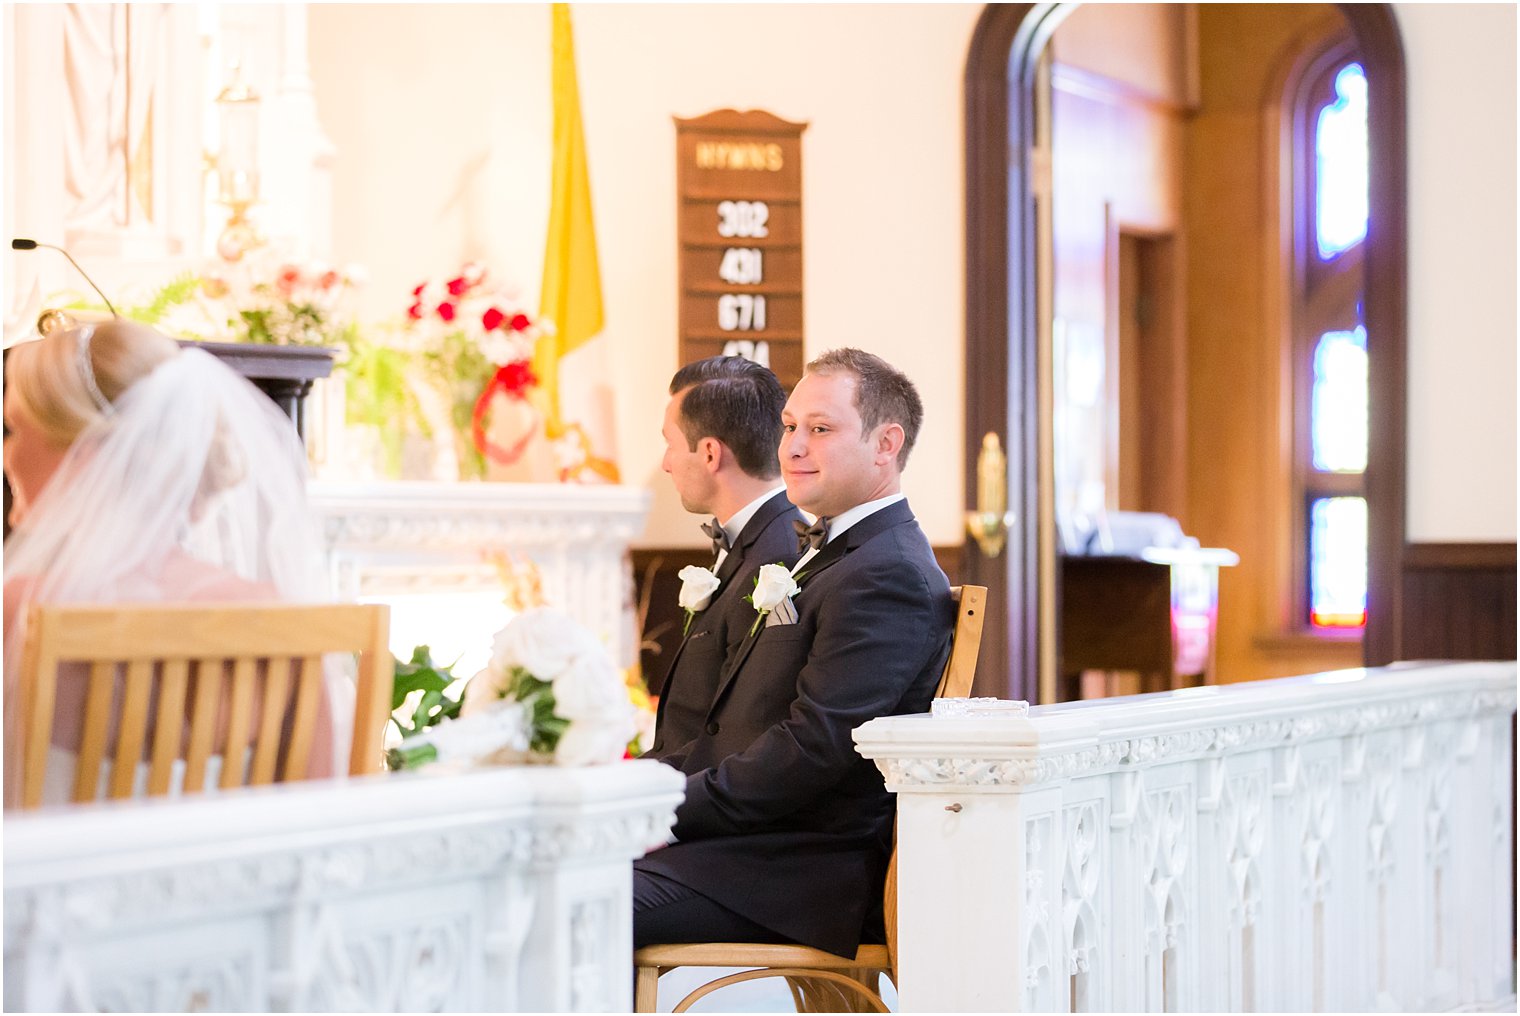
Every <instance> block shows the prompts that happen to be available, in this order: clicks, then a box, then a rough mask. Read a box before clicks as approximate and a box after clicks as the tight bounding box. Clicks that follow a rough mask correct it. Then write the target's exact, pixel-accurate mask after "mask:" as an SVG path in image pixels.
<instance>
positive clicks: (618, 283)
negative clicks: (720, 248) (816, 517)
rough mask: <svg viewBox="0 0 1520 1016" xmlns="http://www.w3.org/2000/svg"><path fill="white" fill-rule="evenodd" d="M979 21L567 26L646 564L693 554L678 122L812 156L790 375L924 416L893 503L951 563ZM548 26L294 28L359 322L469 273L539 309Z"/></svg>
mask: <svg viewBox="0 0 1520 1016" xmlns="http://www.w3.org/2000/svg"><path fill="white" fill-rule="evenodd" d="M980 10H981V9H980V7H979V6H971V5H950V6H919V5H905V6H891V7H884V6H883V7H877V6H848V5H838V6H833V5H822V6H790V5H788V6H776V7H764V8H761V7H756V6H751V5H734V6H727V5H711V6H709V5H696V6H653V5H633V6H598V5H586V6H583V5H579V4H577V5H575V6H574V7H573V8H572V12H573V16H574V22H575V42H576V49H577V61H578V64H579V69H580V83H581V96H582V103H583V110H584V114H585V121H586V141H587V145H588V148H589V152H590V166H591V185H592V193H593V200H594V203H595V211H596V223H597V239H598V242H599V245H600V253H601V263H602V277H603V288H604V294H605V303H606V311H607V327H606V330H605V332H604V335H605V336H606V340H607V346H606V349H607V352H608V354H609V359H610V364H611V368H612V370H613V372H614V376H615V377H616V378H617V380H618V385H619V401H618V405H617V421H618V442H619V449H618V451H619V458H620V460H621V465H622V470H623V475H624V480H625V482H628V483H633V484H648V485H649V486H650V487H651V489H653V490H654V491H655V495H656V496H655V503H654V509H653V511H652V512H651V518H650V524H649V527H648V529H647V531H646V533H645V536H644V540H643V542H644V543H645V544H647V545H656V546H659V545H667V546H668V545H687V544H689V545H693V546H695V545H696V543H697V542H698V540H697V539H695V537H697V536H700V534H698V533H697V532H696V529H695V527H694V525H693V523H692V519H691V517H690V516H689V515H687V514H686V513H685V512H683V511H682V510H681V507H680V504H679V502H678V501H677V500H676V499H675V496H674V494H673V493H672V491H671V489H670V484H669V481H668V480H667V478H666V477H664V476H663V475H662V474H661V473H660V472H659V458H660V453H661V450H662V448H663V446H662V444H661V442H660V439H659V429H660V414H661V411H662V410H663V407H664V402H665V395H664V392H665V386H666V384H667V383H668V382H669V380H670V375H671V374H672V373H673V372H674V371H675V369H676V367H677V362H676V282H677V280H676V237H675V223H676V212H675V131H674V126H673V124H672V121H671V118H672V117H673V116H683V117H690V116H696V115H700V114H702V113H706V112H709V111H711V110H714V109H722V108H725V107H734V108H738V109H751V108H759V109H766V110H769V111H770V112H772V113H775V114H777V115H778V116H781V117H784V118H786V119H788V120H801V121H807V122H808V123H809V124H810V126H809V127H808V129H807V131H806V132H805V133H804V134H803V160H804V162H803V177H804V178H803V223H804V299H805V314H806V341H807V346H806V349H807V352H808V353H809V354H810V355H811V354H814V353H817V352H821V351H823V350H824V349H827V348H829V347H831V346H837V345H858V346H862V347H864V348H866V349H869V350H871V351H873V352H876V353H879V354H880V355H882V356H884V357H886V358H887V359H888V360H890V361H891V362H893V363H895V364H897V365H898V366H900V367H902V368H903V369H905V370H906V371H908V372H909V374H910V375H911V376H912V377H913V378H914V380H915V381H916V382H917V384H918V386H919V388H920V391H921V392H922V394H923V396H924V399H925V402H926V403H927V405H928V406H929V407H930V409H929V412H928V414H927V416H928V420H927V422H926V424H925V427H924V432H923V434H922V435H921V436H920V445H919V448H918V450H917V451H916V452H915V454H914V456H913V463H912V465H911V467H910V468H909V469H908V472H907V473H906V475H905V477H904V485H905V488H906V491H907V493H908V496H909V498H910V499H911V500H912V502H913V504H914V508H915V510H916V512H917V514H918V515H919V518H920V519H921V520H923V522H924V524H925V529H926V530H927V532H928V534H929V537H930V539H931V540H932V541H933V542H935V543H938V544H957V543H959V542H960V540H961V536H960V533H961V528H960V524H959V522H958V517H959V512H960V511H961V503H960V502H961V499H960V496H959V491H960V489H961V469H962V467H961V444H962V442H961V434H960V427H961V420H960V414H959V412H958V407H959V405H960V392H961V390H962V370H961V346H962V334H963V329H962V318H963V315H964V310H963V306H962V304H963V297H964V293H963V285H964V282H963V279H964V273H963V269H962V264H963V260H964V258H963V254H962V248H963V236H964V228H963V224H962V216H963V212H962V194H963V187H962V183H961V173H962V169H961V167H962V164H963V156H962V153H961V145H962V127H961V73H962V68H963V66H964V64H965V58H966V47H967V44H968V42H969V40H970V38H971V29H972V25H973V24H974V23H975V20H976V18H977V16H978V14H979V13H980ZM548 45H549V18H548V6H547V5H508V6H501V5H481V6H453V5H449V6H433V5H429V6H427V7H422V6H417V5H399V6H346V5H334V6H322V5H313V7H312V8H311V47H312V66H313V78H314V79H315V82H316V91H317V100H318V103H319V109H320V110H321V116H322V122H323V125H324V126H325V127H326V129H327V131H328V133H329V135H330V136H331V138H332V140H333V143H334V145H335V146H336V148H337V152H338V155H337V160H338V162H337V167H336V180H335V190H336V202H335V204H336V220H337V221H336V222H335V225H334V244H335V251H334V253H335V255H336V256H337V257H338V258H339V259H347V260H354V261H359V262H362V263H364V264H365V265H366V266H367V267H368V268H369V272H370V283H369V286H368V290H369V293H368V296H367V310H368V311H369V312H370V313H372V314H379V313H382V312H390V313H399V312H400V311H402V310H404V308H405V305H406V297H407V295H408V294H409V293H410V291H411V288H412V286H414V285H415V284H416V282H417V281H420V279H421V277H422V276H423V275H425V274H427V273H435V274H436V273H439V272H444V271H448V270H450V269H451V268H452V267H453V266H454V265H455V264H456V263H457V262H458V260H459V259H461V258H463V257H475V258H478V259H480V260H482V261H483V262H486V263H487V264H488V265H490V266H491V267H493V268H496V269H498V270H500V271H502V272H504V273H507V274H508V275H509V276H510V277H511V278H512V279H514V280H515V281H516V282H518V283H519V284H520V285H521V287H522V289H523V292H524V293H525V294H528V295H530V296H532V297H534V299H535V302H536V294H537V291H538V282H539V270H540V263H541V261H542V257H543V242H544V222H545V218H546V215H547V211H546V209H545V207H544V206H545V205H546V204H547V200H548V169H549V165H548V164H549V155H548V143H549V130H550V115H551V114H550V106H549V94H548V88H549V67H548Z"/></svg>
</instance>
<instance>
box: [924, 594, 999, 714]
mask: <svg viewBox="0 0 1520 1016" xmlns="http://www.w3.org/2000/svg"><path fill="white" fill-rule="evenodd" d="M950 598H951V599H952V600H954V601H955V631H954V632H953V633H952V634H951V636H950V659H948V660H946V661H945V673H944V674H943V676H941V677H940V679H939V687H938V688H936V689H935V690H934V697H935V698H965V697H966V696H968V695H970V694H971V682H972V679H974V678H975V677H976V659H977V657H978V656H980V655H981V652H982V613H983V608H984V607H985V606H986V605H987V587H986V586H952V587H951V588H950Z"/></svg>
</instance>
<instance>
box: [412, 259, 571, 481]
mask: <svg viewBox="0 0 1520 1016" xmlns="http://www.w3.org/2000/svg"><path fill="white" fill-rule="evenodd" d="M407 317H408V318H409V319H410V321H411V322H412V327H413V328H416V329H420V330H422V331H424V332H425V333H426V339H425V342H424V348H425V352H424V356H425V358H426V359H427V362H428V363H429V365H430V366H431V367H432V368H433V370H434V372H435V373H436V374H437V375H439V380H440V381H441V382H442V383H443V384H444V385H445V386H447V387H448V388H449V390H450V391H451V392H452V393H453V400H454V424H455V426H456V427H458V428H459V429H460V430H461V431H463V430H465V429H466V428H468V431H469V433H470V436H471V438H472V440H473V443H474V449H475V452H476V454H477V457H479V456H484V457H489V458H491V459H492V460H494V461H496V462H500V463H503V464H510V463H512V462H515V461H517V459H519V458H520V457H521V456H522V454H523V452H524V451H525V450H526V449H527V446H528V442H529V440H530V439H531V438H532V435H533V431H532V430H531V429H530V430H528V431H527V433H525V434H524V435H523V436H522V437H521V439H519V440H515V441H513V442H512V443H510V444H508V445H505V446H504V445H500V444H497V443H496V442H494V441H493V440H492V439H491V436H490V430H491V428H490V414H491V405H492V402H493V400H494V399H495V397H496V396H497V395H498V394H500V395H504V396H506V397H507V398H509V399H515V400H518V401H521V402H524V403H527V402H528V398H529V394H530V393H531V391H532V390H533V388H534V387H535V386H536V385H537V384H538V378H537V377H536V376H535V375H534V373H533V367H532V359H533V349H534V346H535V345H536V344H537V342H538V339H539V337H540V336H541V335H542V334H543V332H544V330H543V329H542V328H541V327H540V326H539V325H538V324H537V322H535V321H534V319H533V318H532V317H531V316H530V315H529V314H528V312H527V310H526V309H525V308H524V307H523V306H522V305H521V304H519V303H518V301H517V300H516V299H515V297H514V296H513V295H512V294H510V293H509V292H507V291H506V290H504V289H503V288H501V287H499V286H494V285H491V284H490V283H489V282H488V281H487V277H486V270H485V269H484V268H482V267H481V266H480V265H477V264H473V263H471V264H466V265H465V266H464V267H463V268H462V269H461V270H460V272H459V274H458V275H457V276H455V277H453V278H451V279H447V280H442V281H428V282H424V283H422V284H420V285H418V286H417V287H416V288H415V289H413V290H412V304H411V306H410V307H408V308H407ZM460 465H461V471H462V472H467V473H469V472H473V473H475V474H476V475H481V474H483V473H484V461H483V459H481V460H479V461H476V462H475V463H473V464H471V465H472V466H473V468H470V467H467V464H466V463H461V464H460Z"/></svg>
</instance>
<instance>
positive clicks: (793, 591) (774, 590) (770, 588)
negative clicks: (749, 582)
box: [745, 564, 802, 635]
mask: <svg viewBox="0 0 1520 1016" xmlns="http://www.w3.org/2000/svg"><path fill="white" fill-rule="evenodd" d="M801 590H802V587H801V586H799V585H798V584H797V580H796V579H794V578H792V572H791V569H789V568H788V567H787V566H786V565H784V564H765V565H761V566H760V571H759V573H758V574H756V575H755V591H754V592H753V593H751V594H750V595H749V596H747V597H745V599H747V600H749V602H750V603H752V604H754V607H755V612H756V615H757V616H756V617H755V623H754V624H752V625H750V628H749V633H750V634H751V635H753V634H755V631H756V630H757V629H758V628H759V627H760V622H761V621H763V620H764V619H765V615H766V614H769V613H770V612H771V611H773V610H775V609H776V608H777V607H779V606H780V605H781V604H782V602H783V601H785V600H786V599H787V598H788V597H792V596H796V595H797V594H798V593H799V592H800V591H801Z"/></svg>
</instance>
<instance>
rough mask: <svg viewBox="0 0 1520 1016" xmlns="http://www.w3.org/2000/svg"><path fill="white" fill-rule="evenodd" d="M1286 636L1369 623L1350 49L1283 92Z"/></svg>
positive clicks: (1360, 212) (1361, 282)
mask: <svg viewBox="0 0 1520 1016" xmlns="http://www.w3.org/2000/svg"><path fill="white" fill-rule="evenodd" d="M1289 87H1290V90H1291V94H1290V95H1289V97H1288V98H1289V100H1290V101H1289V102H1287V103H1286V104H1285V108H1286V109H1288V110H1290V111H1291V115H1292V123H1291V125H1290V137H1291V138H1292V139H1293V145H1292V152H1293V158H1292V160H1291V165H1292V166H1293V168H1294V176H1295V179H1294V180H1293V187H1292V193H1293V196H1294V200H1293V216H1292V220H1293V223H1294V241H1293V259H1292V261H1293V281H1292V287H1291V293H1292V303H1293V306H1292V307H1291V309H1290V315H1289V316H1290V320H1291V321H1292V329H1293V381H1294V384H1293V419H1294V440H1293V480H1294V484H1293V486H1294V490H1293V503H1294V521H1295V526H1294V532H1295V534H1296V535H1295V539H1294V558H1295V561H1294V565H1295V567H1294V575H1295V585H1296V589H1295V592H1294V604H1293V606H1294V611H1293V613H1294V618H1295V624H1294V627H1299V628H1301V629H1304V630H1308V631H1310V632H1313V633H1324V634H1329V633H1344V634H1346V635H1360V633H1361V632H1362V631H1363V630H1364V629H1365V627H1366V624H1367V532H1368V530H1367V492H1366V487H1365V481H1364V477H1365V473H1366V468H1367V435H1368V422H1369V421H1368V412H1367V404H1368V402H1367V376H1368V375H1367V327H1366V322H1365V320H1364V316H1363V306H1364V291H1365V271H1364V258H1363V248H1364V246H1365V244H1364V243H1363V241H1364V240H1365V239H1366V236H1367V208H1368V191H1367V152H1368V148H1367V78H1366V75H1365V73H1364V71H1363V68H1362V64H1361V63H1360V62H1359V61H1358V59H1357V57H1356V54H1355V53H1354V52H1353V51H1352V49H1351V46H1350V44H1349V43H1348V42H1341V43H1339V44H1337V45H1334V46H1332V47H1331V48H1329V49H1328V50H1326V51H1324V52H1323V53H1321V54H1320V55H1319V56H1318V57H1317V58H1315V59H1314V60H1312V61H1309V62H1308V63H1307V64H1306V65H1305V70H1304V73H1303V74H1301V75H1299V76H1297V78H1296V79H1295V80H1294V81H1292V82H1291V83H1290V86H1289Z"/></svg>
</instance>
